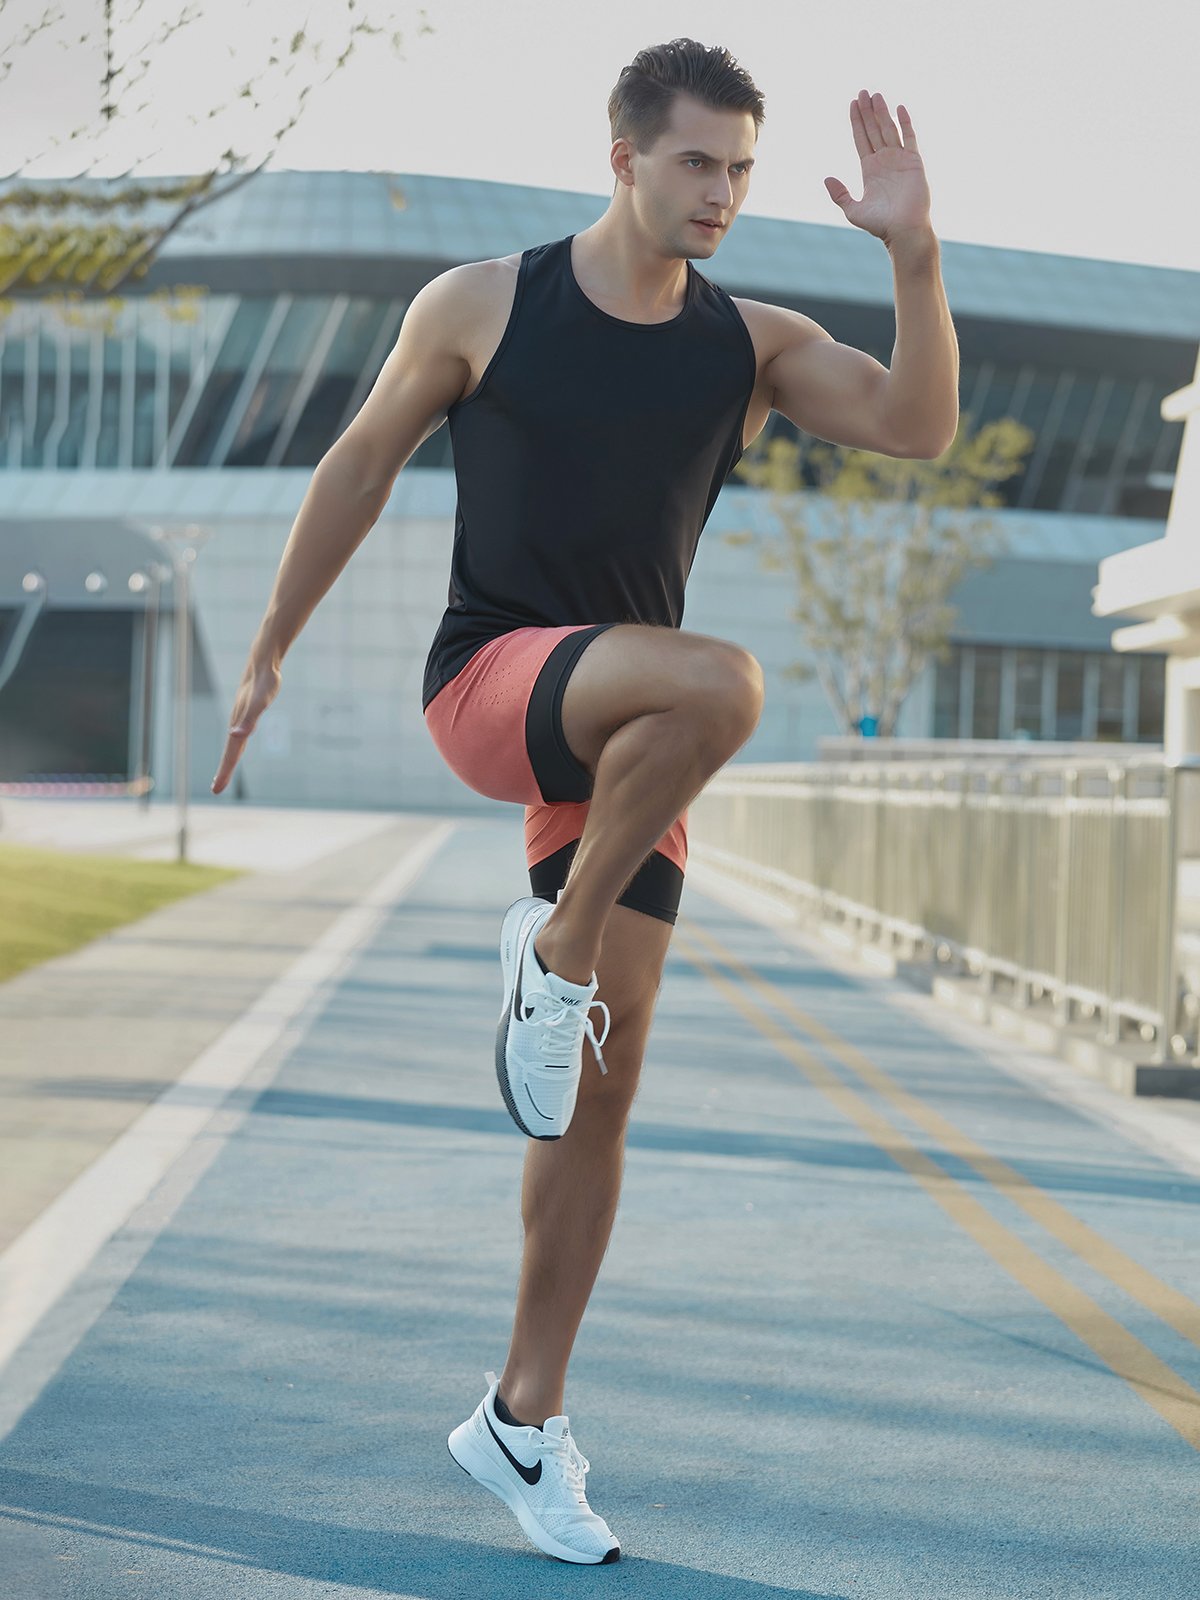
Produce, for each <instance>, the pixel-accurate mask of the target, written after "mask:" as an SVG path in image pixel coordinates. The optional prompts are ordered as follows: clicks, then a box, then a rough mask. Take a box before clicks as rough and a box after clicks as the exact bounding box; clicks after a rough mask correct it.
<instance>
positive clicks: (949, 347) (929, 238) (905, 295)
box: [885, 229, 958, 458]
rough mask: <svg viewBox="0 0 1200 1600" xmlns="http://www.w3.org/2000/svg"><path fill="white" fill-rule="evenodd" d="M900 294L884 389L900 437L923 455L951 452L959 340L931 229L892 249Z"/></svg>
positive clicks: (897, 240) (907, 236) (908, 236)
mask: <svg viewBox="0 0 1200 1600" xmlns="http://www.w3.org/2000/svg"><path fill="white" fill-rule="evenodd" d="M888 254H889V255H890V256H891V258H892V275H893V278H894V281H895V292H896V346H895V349H894V350H893V352H892V364H891V368H890V370H889V373H888V378H887V383H886V386H885V394H886V403H887V415H888V418H889V420H890V421H892V422H893V423H894V430H893V431H894V434H895V437H896V438H897V439H902V440H904V441H905V443H906V445H907V446H908V447H909V448H910V449H912V450H914V451H915V452H916V453H917V454H918V455H921V456H928V457H929V458H932V457H933V456H935V455H940V454H941V453H942V451H943V450H948V449H949V447H950V444H951V442H952V441H953V438H954V435H955V433H956V431H957V429H958V338H957V335H956V334H955V332H954V323H953V320H952V319H951V316H950V307H949V305H948V304H947V302H946V291H945V289H944V288H943V286H942V268H941V247H940V246H939V244H938V239H937V235H936V234H935V233H934V232H933V231H932V229H930V230H928V231H926V230H925V229H921V230H919V231H915V232H912V233H902V234H900V235H898V236H897V238H895V239H893V240H892V242H891V244H890V245H889V246H888Z"/></svg>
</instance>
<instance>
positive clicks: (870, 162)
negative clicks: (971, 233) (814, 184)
mask: <svg viewBox="0 0 1200 1600" xmlns="http://www.w3.org/2000/svg"><path fill="white" fill-rule="evenodd" d="M896 110H897V111H898V113H899V116H900V125H901V130H902V131H903V139H902V138H901V131H900V130H898V129H897V127H896V124H895V123H894V122H893V121H892V118H891V114H890V113H889V111H888V108H887V101H886V100H885V99H884V98H883V96H882V95H881V94H868V93H867V91H866V90H865V89H860V90H859V92H858V98H857V100H852V101H851V102H850V126H851V128H852V129H853V130H854V146H855V149H856V150H857V151H858V154H859V156H860V158H861V160H862V176H863V197H862V199H861V200H855V199H853V198H852V197H851V194H850V191H849V189H847V187H846V185H845V184H844V183H843V182H842V181H841V179H840V178H826V179H825V187H826V188H827V189H828V190H829V196H830V199H832V200H833V201H834V202H835V203H836V204H837V205H839V206H841V208H842V210H843V211H844V212H845V214H846V217H847V219H848V220H849V221H850V222H852V223H853V224H854V226H855V227H856V228H863V229H865V230H866V232H867V233H873V234H874V235H875V237H876V238H877V239H882V240H883V241H884V243H885V244H887V243H889V242H890V241H891V240H892V239H893V238H895V237H896V235H897V234H899V233H903V232H905V231H906V230H909V229H921V228H928V227H930V226H931V223H930V220H929V185H928V183H927V182H926V181H925V163H924V162H923V161H922V160H921V153H920V151H919V150H918V149H917V136H916V134H915V133H914V131H913V125H912V119H911V118H910V117H909V114H908V112H907V110H906V109H905V107H904V106H900V105H898V106H897V107H896Z"/></svg>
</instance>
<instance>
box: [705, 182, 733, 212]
mask: <svg viewBox="0 0 1200 1600" xmlns="http://www.w3.org/2000/svg"><path fill="white" fill-rule="evenodd" d="M705 199H706V201H707V203H708V204H709V205H710V206H720V208H721V210H722V211H728V209H729V207H730V206H731V205H732V204H733V184H732V183H731V182H730V180H729V174H728V173H726V174H725V181H724V183H714V184H713V185H712V187H711V188H710V189H709V191H708V194H707V195H706V197H705Z"/></svg>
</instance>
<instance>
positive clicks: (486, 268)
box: [420, 251, 521, 310]
mask: <svg viewBox="0 0 1200 1600" xmlns="http://www.w3.org/2000/svg"><path fill="white" fill-rule="evenodd" d="M520 266H521V252H520V251H518V252H517V254H516V255H511V256H492V257H490V258H489V259H488V260H486V261H464V262H462V264H461V265H459V266H457V267H449V268H447V270H446V271H445V272H439V273H438V275H437V277H436V278H431V279H430V280H429V282H428V283H427V284H425V285H424V286H423V288H422V289H421V290H420V298H423V299H424V300H425V301H427V302H431V303H436V304H438V305H443V306H446V307H447V308H453V309H455V310H465V309H470V308H472V307H474V308H478V309H480V310H483V309H486V307H487V306H488V305H489V304H491V303H492V302H493V301H495V300H496V299H497V298H502V297H503V296H504V295H506V294H507V296H508V298H509V299H510V300H511V299H512V294H513V288H514V285H515V283H516V279H517V273H518V271H519V270H520Z"/></svg>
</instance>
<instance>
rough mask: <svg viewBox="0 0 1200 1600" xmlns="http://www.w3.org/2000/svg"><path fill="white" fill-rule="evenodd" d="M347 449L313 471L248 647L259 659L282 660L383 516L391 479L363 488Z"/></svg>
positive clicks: (256, 658) (252, 655)
mask: <svg viewBox="0 0 1200 1600" xmlns="http://www.w3.org/2000/svg"><path fill="white" fill-rule="evenodd" d="M362 484H363V477H362V474H361V473H360V472H359V471H358V470H357V468H356V466H355V464H354V463H353V461H351V460H350V459H348V458H347V457H346V456H345V455H342V456H338V455H327V456H326V457H325V459H324V460H323V461H321V463H320V464H319V465H318V467H317V469H316V471H315V472H314V473H313V476H312V481H311V482H310V483H309V486H308V492H307V493H306V494H305V496H304V500H303V503H302V504H301V506H300V510H299V511H298V512H297V514H296V521H295V523H294V524H293V526H292V531H291V534H290V536H289V538H288V542H287V544H286V545H285V546H284V551H283V555H282V557H281V558H280V562H279V571H278V572H277V574H276V576H275V586H274V588H273V589H272V591H271V598H270V599H269V600H268V602H267V609H266V612H265V614H264V616H263V620H262V622H261V624H260V625H259V630H258V633H257V634H256V635H255V638H254V642H253V644H252V645H251V648H250V654H251V657H252V658H253V659H255V660H268V661H272V662H273V663H274V664H275V665H276V666H278V665H279V663H280V662H281V661H282V660H283V657H284V655H285V654H286V653H287V651H288V649H289V648H290V647H291V645H292V643H293V641H294V640H295V638H296V635H297V634H298V633H299V632H300V630H301V628H303V626H304V624H305V623H306V622H307V621H308V619H309V617H310V616H312V614H313V612H314V611H315V610H316V608H317V603H318V601H319V600H320V599H321V598H322V596H323V595H324V594H326V593H327V592H328V590H329V589H330V588H332V586H333V583H334V580H335V579H336V578H337V576H338V574H339V573H340V572H341V571H342V568H343V567H344V566H345V565H346V563H347V562H348V561H349V560H350V557H351V556H352V555H353V554H354V552H355V550H357V549H358V547H359V545H360V544H361V543H362V541H363V540H364V539H365V538H366V536H367V534H368V533H369V532H370V531H371V529H372V528H373V527H374V525H375V523H376V522H377V521H378V519H379V514H380V512H381V511H382V510H383V508H384V506H385V505H386V504H387V501H388V496H389V495H390V493H391V484H387V485H386V486H385V487H383V488H382V489H374V490H370V491H368V490H365V489H364V488H363V487H362Z"/></svg>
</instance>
